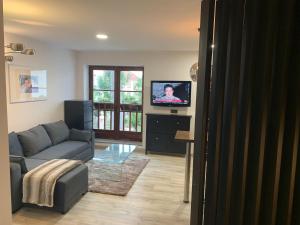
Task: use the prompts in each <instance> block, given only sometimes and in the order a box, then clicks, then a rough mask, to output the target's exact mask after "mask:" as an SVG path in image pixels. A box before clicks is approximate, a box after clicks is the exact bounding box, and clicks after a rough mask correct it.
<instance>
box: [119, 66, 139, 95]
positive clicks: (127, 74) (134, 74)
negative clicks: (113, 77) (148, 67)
mask: <svg viewBox="0 0 300 225" xmlns="http://www.w3.org/2000/svg"><path fill="white" fill-rule="evenodd" d="M120 88H121V91H142V89H143V71H121V73H120Z"/></svg>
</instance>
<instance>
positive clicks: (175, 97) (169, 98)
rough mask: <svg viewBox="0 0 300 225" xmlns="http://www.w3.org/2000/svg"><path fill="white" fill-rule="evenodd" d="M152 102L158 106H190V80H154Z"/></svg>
mask: <svg viewBox="0 0 300 225" xmlns="http://www.w3.org/2000/svg"><path fill="white" fill-rule="evenodd" d="M151 104H152V105H157V106H179V107H180V106H183V107H184V106H190V105H191V82H190V81H152V82H151Z"/></svg>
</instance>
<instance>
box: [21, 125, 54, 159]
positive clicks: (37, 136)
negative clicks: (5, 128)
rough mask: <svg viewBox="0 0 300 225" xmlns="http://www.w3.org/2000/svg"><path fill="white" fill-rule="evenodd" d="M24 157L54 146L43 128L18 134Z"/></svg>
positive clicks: (38, 127)
mask: <svg viewBox="0 0 300 225" xmlns="http://www.w3.org/2000/svg"><path fill="white" fill-rule="evenodd" d="M18 136H19V140H20V143H21V144H22V147H23V150H24V155H25V156H32V155H35V154H36V153H38V152H40V151H42V150H44V149H45V148H47V147H49V146H51V145H52V143H51V140H50V138H49V136H48V134H47V132H46V130H45V129H44V128H43V127H42V126H36V127H34V128H31V129H30V130H27V131H23V132H20V133H18Z"/></svg>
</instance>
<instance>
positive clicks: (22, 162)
mask: <svg viewBox="0 0 300 225" xmlns="http://www.w3.org/2000/svg"><path fill="white" fill-rule="evenodd" d="M9 161H10V162H11V163H17V164H19V165H20V168H21V173H22V174H24V173H27V172H28V170H27V166H26V163H25V160H24V157H22V156H16V155H9Z"/></svg>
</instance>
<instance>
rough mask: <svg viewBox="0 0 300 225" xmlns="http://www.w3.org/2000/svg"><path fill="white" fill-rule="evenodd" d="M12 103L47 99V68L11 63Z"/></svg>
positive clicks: (9, 69) (9, 72) (9, 68)
mask: <svg viewBox="0 0 300 225" xmlns="http://www.w3.org/2000/svg"><path fill="white" fill-rule="evenodd" d="M8 74H9V92H10V103H20V102H32V101H43V100H47V70H33V69H30V68H28V67H24V66H17V65H9V67H8Z"/></svg>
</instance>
